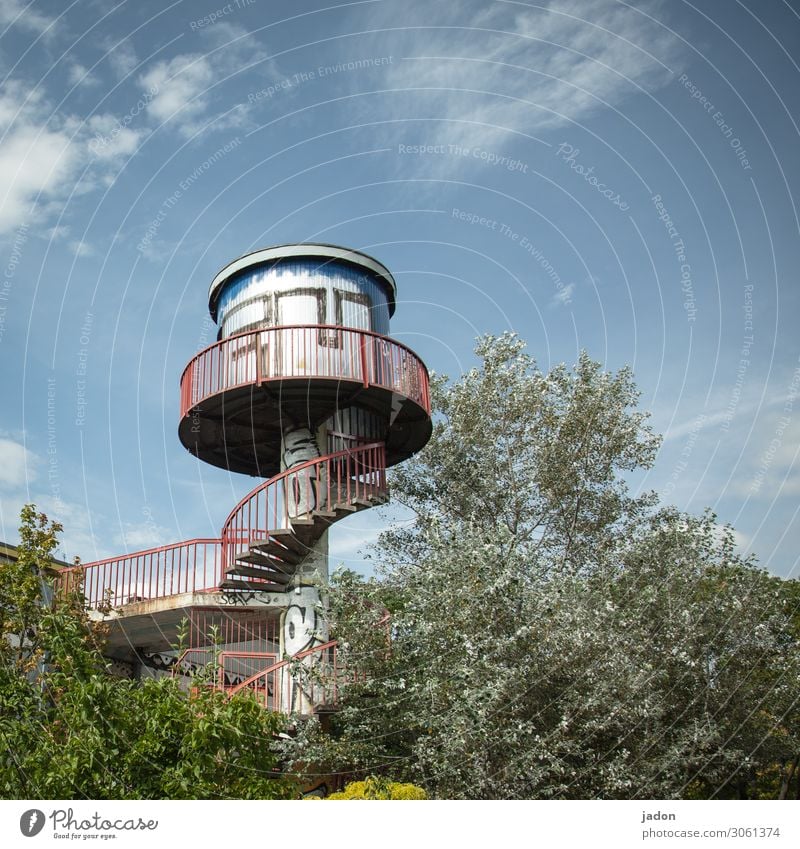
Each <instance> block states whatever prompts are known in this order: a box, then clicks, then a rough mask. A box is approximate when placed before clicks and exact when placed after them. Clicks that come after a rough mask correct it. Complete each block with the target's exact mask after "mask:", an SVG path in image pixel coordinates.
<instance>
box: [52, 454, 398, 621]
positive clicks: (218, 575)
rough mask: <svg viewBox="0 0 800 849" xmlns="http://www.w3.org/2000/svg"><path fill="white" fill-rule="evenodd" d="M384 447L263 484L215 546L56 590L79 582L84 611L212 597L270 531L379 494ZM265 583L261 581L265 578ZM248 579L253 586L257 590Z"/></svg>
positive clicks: (103, 571)
mask: <svg viewBox="0 0 800 849" xmlns="http://www.w3.org/2000/svg"><path fill="white" fill-rule="evenodd" d="M386 492H387V487H386V448H385V446H384V444H383V443H382V442H375V443H371V444H369V445H360V446H358V447H357V448H348V449H345V450H343V451H337V452H335V453H333V454H327V455H325V456H323V457H319V458H317V459H315V460H310V461H308V462H306V463H303V464H301V465H299V466H295V467H294V468H292V469H287V470H286V471H285V472H281V473H280V474H279V475H276V476H275V477H273V478H270V479H269V480H267V481H264V483H262V484H261V485H260V486H258V487H256V488H255V489H254V490H253V491H252V492H251V493H249V494H248V495H246V496H245V497H244V498H243V499H242V500H241V501H240V502H239V504H237V505H236V507H234V509H233V510H232V511H231V513H230V515H229V516H228V518H227V520H226V521H225V524H224V525H223V528H222V534H221V538H220V539H193V540H187V541H186V542H177V543H173V544H171V545H163V546H159V547H158V548H149V549H147V550H145V551H136V552H133V553H132V554H124V555H119V556H117V557H109V558H106V559H105V560H97V561H95V562H92V563H83V564H80V565H79V566H72V567H70V568H69V569H63V570H61V571H60V572H59V581H60V583H61V586H62V587H70V586H74V583H75V581H80V580H82V581H83V594H84V596H85V598H86V602H87V604H88V605H89V607H92V608H98V607H102V606H104V605H108V606H109V607H112V608H117V607H121V606H122V605H125V604H131V603H133V602H137V601H148V600H152V599H159V598H166V597H169V596H174V595H180V594H181V593H189V592H200V591H212V590H215V589H217V588H218V587H219V586H220V584H221V582H222V581H223V580H224V577H225V572H226V570H227V568H228V567H229V565H230V564H232V563H233V562H234V561H235V560H236V556H237V554H239V553H243V552H244V551H246V550H247V549H248V547H249V546H250V545H252V544H253V543H255V542H268V541H269V539H270V531H276V530H285V529H287V528H290V527H291V520H292V519H300V518H306V517H308V516H310V515H311V514H313V512H314V511H323V512H326V511H334V510H335V508H336V506H337V505H342V504H352V503H353V502H355V501H357V500H369V499H372V498H376V497H380V496H382V495H385V494H386ZM265 580H266V579H265ZM257 582H258V579H254V580H253V583H257Z"/></svg>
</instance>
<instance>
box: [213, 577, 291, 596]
mask: <svg viewBox="0 0 800 849" xmlns="http://www.w3.org/2000/svg"><path fill="white" fill-rule="evenodd" d="M219 588H220V589H221V590H249V591H250V592H256V593H285V592H286V589H287V588H286V587H285V586H283V585H281V584H273V583H269V584H265V583H263V582H261V581H259V582H255V581H253V582H251V581H237V580H235V579H234V578H226V579H225V580H224V581H222V582H221V583H220V585H219Z"/></svg>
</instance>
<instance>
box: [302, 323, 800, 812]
mask: <svg viewBox="0 0 800 849" xmlns="http://www.w3.org/2000/svg"><path fill="white" fill-rule="evenodd" d="M477 353H478V355H479V356H480V358H481V360H482V363H481V366H480V368H476V369H473V370H472V371H470V372H468V373H467V374H465V375H464V376H463V377H462V378H461V379H460V380H458V381H456V382H455V383H453V384H448V383H447V382H446V381H445V380H444V379H439V380H436V381H435V382H434V387H433V399H434V405H435V410H436V413H437V416H436V421H435V425H434V433H433V437H432V439H431V442H430V443H429V445H428V446H427V447H426V448H425V449H424V450H423V451H422V452H420V454H418V455H417V456H416V457H415V458H413V459H412V460H411V461H409V462H407V463H406V464H404V465H403V466H402V467H401V468H400V469H399V470H397V471H396V472H395V473H394V477H393V495H394V497H395V498H396V499H398V500H400V501H401V502H403V503H404V504H406V505H407V506H408V507H410V508H411V509H412V510H413V511H414V513H415V520H414V522H413V524H412V525H411V526H402V527H400V528H395V529H393V530H391V531H389V532H387V533H385V534H384V535H383V536H382V538H381V541H380V544H379V547H378V551H377V554H376V559H377V560H378V562H379V563H380V566H379V578H374V579H370V580H364V579H361V578H359V577H358V576H356V575H354V574H352V573H341V574H339V575H338V577H337V578H336V579H335V581H334V585H333V586H332V588H331V598H332V612H333V618H334V623H333V628H334V632H335V633H337V634H338V635H339V638H340V642H341V652H342V655H343V657H344V658H345V659H346V660H349V662H350V665H351V666H355V667H357V668H358V669H359V675H358V676H356V680H357V682H358V683H354V684H351V685H350V686H349V687H347V688H346V693H347V695H346V699H345V703H344V707H343V710H341V711H340V713H339V714H338V715H337V716H335V717H334V719H333V723H332V728H333V733H332V734H331V735H330V736H328V735H324V734H321V733H320V729H319V726H318V724H317V723H315V722H313V721H311V722H308V723H306V724H305V725H304V726H302V727H301V729H300V731H299V733H298V736H297V738H296V739H295V740H294V741H292V742H291V743H290V744H288V749H289V751H290V754H291V753H292V752H293V757H294V759H295V763H296V764H298V768H299V765H300V764H301V763H303V762H305V763H314V764H316V765H320V766H323V767H324V768H327V769H330V770H333V771H336V770H338V771H340V772H344V773H350V774H352V775H359V774H360V775H366V774H370V773H376V772H380V773H381V774H383V775H385V776H386V777H390V778H394V779H397V780H401V781H412V782H414V783H416V784H419V785H421V786H422V787H424V788H425V789H426V791H427V792H428V793H429V794H430V795H431V796H434V797H445V798H652V797H656V798H678V797H697V796H701V797H713V796H716V797H720V796H743V795H754V794H755V784H754V782H756V781H757V780H758V775H759V770H760V769H762V770H763V769H764V768H765V767H766V766H767V765H769V764H775V763H779V764H783V763H785V762H789V761H790V760H791V758H793V757H794V756H795V754H796V753H797V752H798V751H799V749H798V744H799V743H800V729H799V728H798V723H797V714H798V699H799V698H800V686H799V685H798V681H800V679H799V678H798V671H799V670H800V664H799V663H798V637H800V634H798V631H797V628H796V617H797V604H796V600H797V598H798V596H797V592H796V586H797V585H796V583H795V582H786V581H780V580H778V579H776V578H774V577H771V576H769V575H768V574H767V573H765V572H763V571H762V570H760V569H758V568H757V567H756V565H755V564H754V562H753V561H752V559H743V558H742V557H740V556H739V555H738V554H737V553H736V551H735V546H734V541H733V534H732V531H731V530H730V529H723V530H720V528H719V526H718V525H717V523H716V521H715V517H714V516H713V514H711V513H706V514H704V515H703V516H701V517H691V516H687V515H684V514H681V513H680V512H678V511H676V510H674V509H671V508H660V507H659V506H658V503H657V497H656V496H655V495H654V494H653V493H645V494H642V495H633V494H631V492H630V491H629V488H628V486H627V484H626V477H625V476H626V475H627V474H629V473H630V472H633V471H635V470H637V469H646V468H648V467H649V466H650V465H651V464H652V462H653V460H654V457H655V454H656V451H657V448H658V444H659V443H658V439H657V437H655V436H654V435H653V433H652V432H651V430H650V429H649V428H648V426H647V423H646V416H645V415H644V414H643V413H641V412H637V411H636V408H635V405H636V402H637V398H638V394H637V391H636V388H635V386H634V384H633V380H632V377H631V374H630V372H629V370H627V369H623V370H622V371H621V372H619V373H618V374H616V375H612V374H606V373H604V372H602V371H601V369H600V367H599V365H598V364H596V363H593V362H592V361H591V360H589V358H588V357H586V356H585V355H582V356H581V357H580V359H579V361H578V363H577V365H576V366H575V368H574V369H572V370H569V369H567V368H565V367H563V366H559V367H557V368H555V369H554V370H553V371H551V372H550V373H549V374H548V375H545V374H543V373H542V372H541V371H540V370H539V369H538V368H537V366H536V364H535V363H534V362H533V361H532V360H531V359H530V358H529V357H528V356H526V354H525V353H524V351H523V344H522V343H521V342H520V341H519V340H518V339H517V338H516V337H515V336H513V335H510V334H506V335H504V336H501V337H499V338H492V337H487V338H485V339H483V340H481V342H480V344H479V346H478V348H477ZM792 593H794V596H793V598H794V599H795V601H794V602H792V600H791V598H792ZM384 607H386V608H388V609H389V610H390V612H391V614H392V620H391V621H392V625H391V648H390V650H388V649H387V642H386V636H385V630H384V628H383V627H381V626H380V621H381V611H382V610H383V608H384ZM792 616H794V617H795V620H794V621H795V627H794V629H792Z"/></svg>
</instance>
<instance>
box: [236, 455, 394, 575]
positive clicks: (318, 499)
mask: <svg viewBox="0 0 800 849" xmlns="http://www.w3.org/2000/svg"><path fill="white" fill-rule="evenodd" d="M386 492H387V487H386V446H385V445H384V444H383V443H382V442H374V443H370V444H368V445H360V446H358V447H357V448H347V449H345V450H343V451H336V452H335V453H333V454H326V455H325V456H323V457H319V458H317V459H314V460H309V461H307V462H305V463H302V464H300V465H298V466H294V467H293V468H291V469H287V470H286V471H285V472H281V473H280V474H279V475H276V476H275V477H274V478H270V479H269V480H268V481H265V482H264V483H263V484H261V485H260V486H258V487H256V488H255V489H254V490H253V491H252V492H251V493H249V494H248V495H246V496H245V497H244V498H243V499H242V500H241V501H240V502H239V503H238V504H237V505H236V507H234V508H233V510H232V511H231V512H230V515H229V516H228V518H227V519H226V520H225V524H224V525H223V526H222V562H223V571H224V569H225V568H227V566H228V565H230V564H231V563H233V562H234V561H235V560H236V556H237V554H238V553H243V552H244V550H245V549H247V548H248V547H249V546H250V545H252V544H253V543H256V542H259V543H266V542H269V539H270V531H277V530H285V529H287V528H289V527H291V521H292V520H293V519H302V518H307V517H309V516H311V515H312V514H313V513H314V512H315V511H318V512H331V511H335V509H336V507H337V505H343V504H352V503H353V502H355V501H358V500H363V501H369V500H370V499H374V498H377V497H380V496H383V495H385V494H386Z"/></svg>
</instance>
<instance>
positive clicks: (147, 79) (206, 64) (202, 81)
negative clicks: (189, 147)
mask: <svg viewBox="0 0 800 849" xmlns="http://www.w3.org/2000/svg"><path fill="white" fill-rule="evenodd" d="M214 79H215V74H214V70H213V67H212V63H211V60H210V59H209V58H207V57H205V56H203V55H201V54H196V53H187V54H184V55H181V56H176V57H175V58H174V59H170V60H169V61H164V62H158V63H157V64H156V65H154V66H153V67H152V68H151V69H150V70H149V71H147V73H145V74H143V75H142V76H141V78H140V81H141V83H142V86H143V87H144V88H146V89H149V90H151V91H156V92H157V94H156V95H155V97H154V98H153V100H152V101H151V102H150V104H149V106H148V111H149V112H150V114H151V115H152V116H153V118H155V120H157V121H159V122H164V121H169V120H170V119H171V118H173V117H174V116H176V115H177V113H178V112H180V119H179V120H180V122H181V123H182V124H184V125H191V124H192V122H193V120H194V119H196V118H197V117H198V116H200V115H201V114H202V113H203V112H204V110H205V108H206V105H207V100H206V98H202V97H200V95H201V94H203V92H204V91H205V90H206V88H207V87H208V86H209V85H210V84H211V83H212V81H214Z"/></svg>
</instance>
